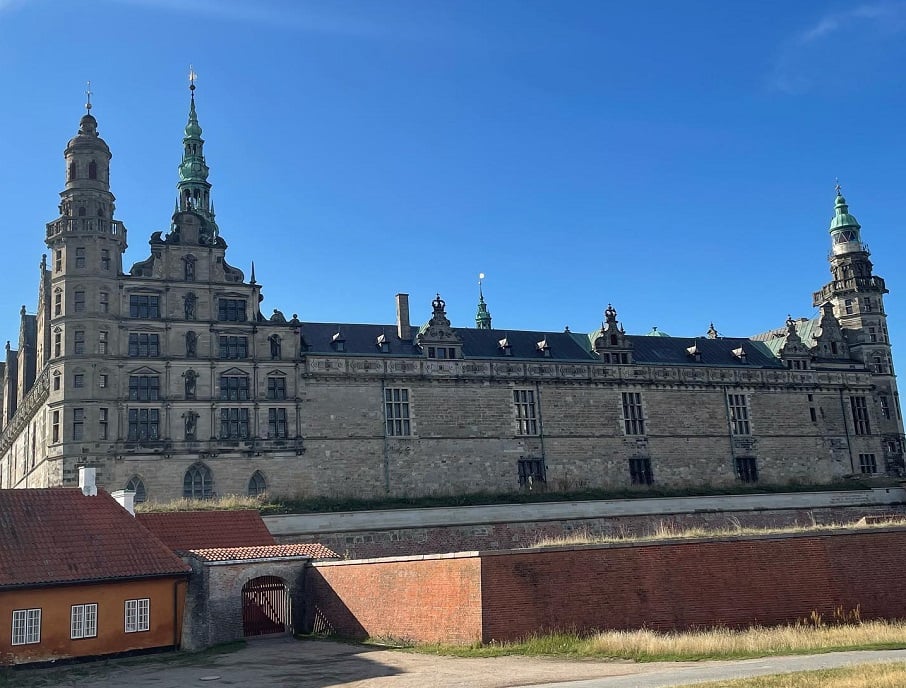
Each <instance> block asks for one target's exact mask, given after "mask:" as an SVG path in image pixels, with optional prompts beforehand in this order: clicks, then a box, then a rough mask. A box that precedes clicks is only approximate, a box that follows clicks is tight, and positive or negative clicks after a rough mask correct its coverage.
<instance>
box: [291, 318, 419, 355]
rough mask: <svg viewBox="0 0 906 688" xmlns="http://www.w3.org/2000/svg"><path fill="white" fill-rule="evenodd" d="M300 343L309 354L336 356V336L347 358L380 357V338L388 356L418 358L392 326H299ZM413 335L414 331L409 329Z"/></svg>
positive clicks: (414, 347)
mask: <svg viewBox="0 0 906 688" xmlns="http://www.w3.org/2000/svg"><path fill="white" fill-rule="evenodd" d="M301 330H302V339H303V341H304V342H305V345H306V346H307V347H308V348H307V350H308V352H309V353H314V354H332V353H336V349H335V348H334V345H333V336H334V335H335V334H336V333H337V332H339V333H340V334H341V335H342V337H343V339H344V340H345V342H346V353H347V354H359V355H368V356H372V355H374V354H379V353H381V350H380V349H379V348H378V345H377V338H378V337H380V336H381V335H382V334H383V335H384V336H385V337H387V341H388V342H389V343H390V352H389V353H388V354H385V355H388V356H421V351H419V349H418V348H417V347H416V346H415V345H414V344H413V343H412V341H411V340H410V341H403V340H401V339H400V338H399V337H397V336H396V325H360V324H344V323H311V322H304V323H302V325H301ZM413 332H415V330H414V329H413Z"/></svg>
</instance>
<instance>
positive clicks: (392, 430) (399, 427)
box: [384, 387, 412, 437]
mask: <svg viewBox="0 0 906 688" xmlns="http://www.w3.org/2000/svg"><path fill="white" fill-rule="evenodd" d="M384 416H385V420H386V429H387V435H389V436H391V437H405V436H408V435H411V434H412V425H411V423H410V417H409V390H408V389H405V388H401V387H388V388H387V389H385V390H384Z"/></svg>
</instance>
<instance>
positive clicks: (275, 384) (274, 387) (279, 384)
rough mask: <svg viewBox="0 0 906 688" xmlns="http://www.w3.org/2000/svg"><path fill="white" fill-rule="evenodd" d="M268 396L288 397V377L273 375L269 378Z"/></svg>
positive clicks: (279, 398) (273, 397)
mask: <svg viewBox="0 0 906 688" xmlns="http://www.w3.org/2000/svg"><path fill="white" fill-rule="evenodd" d="M267 398H268V399H274V400H278V401H279V400H282V399H286V378H285V377H283V376H282V375H271V376H270V377H268V378H267Z"/></svg>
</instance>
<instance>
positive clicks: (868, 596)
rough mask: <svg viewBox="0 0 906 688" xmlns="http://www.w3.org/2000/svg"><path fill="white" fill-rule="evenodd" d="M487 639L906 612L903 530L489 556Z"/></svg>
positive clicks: (485, 563)
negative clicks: (840, 611)
mask: <svg viewBox="0 0 906 688" xmlns="http://www.w3.org/2000/svg"><path fill="white" fill-rule="evenodd" d="M481 561H482V575H481V579H482V616H483V621H484V624H483V640H484V641H489V640H492V639H494V640H510V639H516V638H519V637H522V636H525V635H529V634H531V633H536V632H538V631H542V630H554V629H571V630H578V631H583V630H591V629H605V628H609V629H632V628H640V627H642V626H645V627H648V628H655V629H674V628H689V627H696V626H713V625H719V624H720V625H727V626H747V625H750V624H753V623H760V624H765V625H770V624H778V623H784V622H789V621H795V620H796V619H801V618H804V617H807V616H808V615H809V614H810V613H811V612H812V611H813V610H815V611H818V612H820V613H821V614H822V615H824V616H825V618H829V617H831V616H832V615H833V612H834V609H835V608H836V607H838V606H842V607H843V608H845V609H847V610H851V609H854V608H855V607H856V606H857V605H858V606H859V607H860V608H861V614H862V618H864V619H869V618H879V617H880V618H897V617H906V596H903V595H901V594H899V593H898V591H897V588H898V584H897V581H898V579H899V576H900V574H901V572H902V571H903V569H904V567H906V530H885V531H868V532H860V533H838V534H826V535H818V536H815V535H811V536H785V537H774V538H741V539H736V540H723V541H710V542H705V541H694V542H685V543H661V544H656V545H635V546H623V545H621V546H610V547H589V548H581V549H558V550H547V551H537V552H501V553H491V552H485V553H482V559H481Z"/></svg>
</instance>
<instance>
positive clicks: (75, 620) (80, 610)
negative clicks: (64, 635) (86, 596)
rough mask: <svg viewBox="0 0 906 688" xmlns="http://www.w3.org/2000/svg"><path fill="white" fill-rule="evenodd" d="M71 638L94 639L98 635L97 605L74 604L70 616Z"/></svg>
mask: <svg viewBox="0 0 906 688" xmlns="http://www.w3.org/2000/svg"><path fill="white" fill-rule="evenodd" d="M69 622H70V623H69V637H70V638H71V639H73V640H77V639H79V638H94V637H96V636H97V634H98V606H97V604H93V603H92V604H74V605H72V608H71V610H70V615H69Z"/></svg>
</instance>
